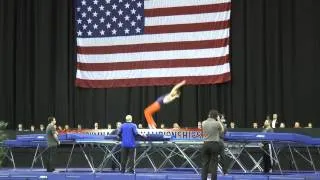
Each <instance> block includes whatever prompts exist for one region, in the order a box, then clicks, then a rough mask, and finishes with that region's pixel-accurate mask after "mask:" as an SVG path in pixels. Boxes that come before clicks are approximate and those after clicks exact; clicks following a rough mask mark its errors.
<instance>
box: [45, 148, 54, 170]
mask: <svg viewBox="0 0 320 180" xmlns="http://www.w3.org/2000/svg"><path fill="white" fill-rule="evenodd" d="M56 151H57V146H51V147H48V149H47V151H46V156H45V158H46V159H45V160H46V161H45V162H46V168H47V172H52V171H54V170H55V166H54V165H55V158H56V156H55V155H56Z"/></svg>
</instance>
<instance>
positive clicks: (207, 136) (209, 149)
mask: <svg viewBox="0 0 320 180" xmlns="http://www.w3.org/2000/svg"><path fill="white" fill-rule="evenodd" d="M218 115H219V113H218V111H217V110H215V109H213V110H210V112H209V115H208V119H206V120H205V121H203V122H202V134H203V138H204V142H203V146H202V149H201V157H202V171H201V179H202V180H207V177H208V172H209V165H210V164H212V166H211V167H210V169H211V180H216V179H217V169H218V155H219V153H220V152H221V149H222V148H223V147H222V146H221V144H220V143H219V142H220V135H221V134H222V133H223V132H224V126H223V124H222V123H221V121H220V119H219V117H218Z"/></svg>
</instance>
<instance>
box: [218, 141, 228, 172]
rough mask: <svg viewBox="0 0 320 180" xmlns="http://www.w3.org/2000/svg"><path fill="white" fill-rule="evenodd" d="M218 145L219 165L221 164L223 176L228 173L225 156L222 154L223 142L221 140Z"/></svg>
mask: <svg viewBox="0 0 320 180" xmlns="http://www.w3.org/2000/svg"><path fill="white" fill-rule="evenodd" d="M219 145H220V148H221V149H220V153H219V154H220V164H221V167H222V172H223V174H226V173H228V168H227V166H226V162H225V160H226V158H225V157H226V155H225V152H224V142H223V141H222V140H220V141H219Z"/></svg>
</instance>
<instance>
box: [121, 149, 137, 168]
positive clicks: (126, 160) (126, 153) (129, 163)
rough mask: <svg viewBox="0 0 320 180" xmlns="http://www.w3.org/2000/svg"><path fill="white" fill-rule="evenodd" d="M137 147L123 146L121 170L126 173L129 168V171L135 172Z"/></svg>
mask: <svg viewBox="0 0 320 180" xmlns="http://www.w3.org/2000/svg"><path fill="white" fill-rule="evenodd" d="M135 150H136V149H135V148H125V147H122V148H121V172H122V173H124V172H125V171H126V169H127V168H128V172H130V173H133V172H134V158H135V157H134V156H135Z"/></svg>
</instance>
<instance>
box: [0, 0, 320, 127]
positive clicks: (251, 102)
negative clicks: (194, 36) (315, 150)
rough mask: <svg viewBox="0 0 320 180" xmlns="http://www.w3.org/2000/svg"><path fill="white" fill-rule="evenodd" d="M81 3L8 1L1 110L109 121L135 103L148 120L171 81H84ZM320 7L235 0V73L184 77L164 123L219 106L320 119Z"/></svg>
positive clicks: (185, 121) (40, 119)
mask: <svg viewBox="0 0 320 180" xmlns="http://www.w3.org/2000/svg"><path fill="white" fill-rule="evenodd" d="M72 7H73V2H72V1H71V0H46V1H44V0H1V1H0V73H1V77H0V120H5V121H8V122H9V123H10V128H12V129H14V128H16V127H17V124H19V123H22V124H24V126H30V125H31V124H35V125H36V126H38V125H39V124H40V123H44V124H46V119H47V117H48V116H49V115H54V116H56V118H57V120H58V124H61V125H64V124H69V125H70V126H76V124H82V125H83V126H84V127H92V125H93V123H94V122H99V123H100V124H101V125H102V126H103V127H105V126H106V124H108V123H112V124H114V123H115V122H116V121H121V120H123V117H124V116H125V115H126V114H127V113H131V114H132V115H133V116H134V118H135V122H137V123H141V122H142V123H144V116H143V109H144V108H145V107H146V106H147V105H149V104H150V103H152V102H153V101H154V100H155V99H156V97H157V96H159V95H161V94H164V93H166V92H167V91H168V90H169V89H170V88H171V87H168V86H165V87H133V88H112V89H82V88H77V87H75V86H74V79H75V59H76V58H75V41H74V29H73V28H74V26H73V24H74V22H73V20H72V17H73V14H74V13H73V9H72ZM319 8H320V1H318V0H281V1H279V0H233V1H232V15H231V16H232V17H231V21H232V22H231V24H232V28H231V39H232V40H231V71H232V81H231V82H228V83H225V84H218V85H199V86H186V87H184V88H183V90H182V97H181V98H180V99H179V100H177V101H176V102H174V103H172V104H169V105H167V106H163V108H162V110H161V112H159V113H157V115H156V118H157V121H158V124H160V123H165V124H166V125H167V126H171V124H172V123H173V122H179V123H180V124H181V125H182V126H188V127H190V126H196V125H197V121H199V120H203V119H205V118H206V117H207V112H208V110H209V109H211V108H216V109H218V110H219V111H221V112H223V113H225V114H226V117H227V119H228V120H229V121H235V122H236V124H237V126H238V127H248V126H251V123H252V122H253V121H258V122H259V123H262V122H263V120H264V119H265V117H266V115H267V114H272V113H278V114H279V119H280V121H283V122H285V123H286V124H287V125H289V126H290V125H292V124H293V122H294V121H300V122H301V123H302V125H305V124H306V123H307V122H309V121H311V122H313V123H314V124H316V125H318V126H319V125H320V123H318V122H317V119H318V117H319V110H318V109H319V107H318V104H319V102H320V93H319V92H320V83H319V81H318V78H319V77H320V58H319V57H320V48H319V46H320V35H319V32H320V21H319V17H320V11H319ZM144 124H145V123H144Z"/></svg>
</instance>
